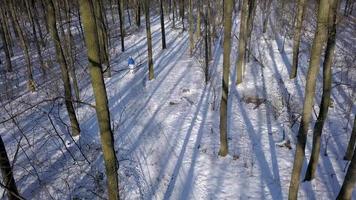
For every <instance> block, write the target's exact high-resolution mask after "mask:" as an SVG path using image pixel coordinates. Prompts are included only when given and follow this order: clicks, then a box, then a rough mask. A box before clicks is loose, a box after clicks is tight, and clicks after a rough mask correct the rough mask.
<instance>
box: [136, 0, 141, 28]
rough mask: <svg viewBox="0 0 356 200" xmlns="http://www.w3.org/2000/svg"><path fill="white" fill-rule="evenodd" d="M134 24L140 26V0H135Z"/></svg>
mask: <svg viewBox="0 0 356 200" xmlns="http://www.w3.org/2000/svg"><path fill="white" fill-rule="evenodd" d="M136 6H137V8H136V26H137V27H140V26H141V3H140V0H136Z"/></svg>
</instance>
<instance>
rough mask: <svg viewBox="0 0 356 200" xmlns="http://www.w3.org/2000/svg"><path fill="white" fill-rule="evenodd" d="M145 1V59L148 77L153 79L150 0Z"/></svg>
mask: <svg viewBox="0 0 356 200" xmlns="http://www.w3.org/2000/svg"><path fill="white" fill-rule="evenodd" d="M144 1H145V18H146V33H147V59H148V79H149V80H152V79H154V78H155V77H154V71H153V58H152V57H153V55H152V54H153V53H152V35H151V22H150V0H144Z"/></svg>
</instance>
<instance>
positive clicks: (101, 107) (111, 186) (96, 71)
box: [79, 0, 120, 200]
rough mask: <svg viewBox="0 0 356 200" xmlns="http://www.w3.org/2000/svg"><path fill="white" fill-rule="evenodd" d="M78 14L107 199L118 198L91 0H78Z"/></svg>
mask: <svg viewBox="0 0 356 200" xmlns="http://www.w3.org/2000/svg"><path fill="white" fill-rule="evenodd" d="M79 2H80V14H81V16H82V20H83V25H84V38H85V43H86V46H87V50H88V60H89V72H90V78H91V83H92V86H93V91H94V97H95V103H96V106H95V109H96V115H97V119H98V122H99V129H100V138H101V146H102V150H103V156H104V161H105V168H106V176H107V184H108V192H109V194H108V196H109V200H118V199H120V197H119V185H118V183H119V180H118V173H117V170H118V163H117V160H116V156H115V148H114V136H113V133H112V131H111V125H110V113H109V106H108V98H107V93H106V88H105V82H104V77H103V74H102V66H101V61H100V49H99V41H98V31H97V26H96V24H95V23H96V22H95V16H94V8H93V3H92V1H91V0H80V1H79Z"/></svg>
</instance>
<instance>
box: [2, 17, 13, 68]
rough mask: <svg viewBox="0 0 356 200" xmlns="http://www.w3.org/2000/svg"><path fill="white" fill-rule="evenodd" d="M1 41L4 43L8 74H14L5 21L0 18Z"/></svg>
mask: <svg viewBox="0 0 356 200" xmlns="http://www.w3.org/2000/svg"><path fill="white" fill-rule="evenodd" d="M0 39H1V40H2V43H3V44H4V52H5V60H6V70H7V71H8V72H12V70H13V69H12V63H11V55H10V51H9V45H8V43H7V40H6V38H5V31H4V28H3V19H2V17H1V16H0Z"/></svg>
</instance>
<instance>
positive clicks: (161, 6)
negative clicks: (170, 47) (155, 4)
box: [160, 0, 167, 49]
mask: <svg viewBox="0 0 356 200" xmlns="http://www.w3.org/2000/svg"><path fill="white" fill-rule="evenodd" d="M160 14H161V33H162V49H166V48H167V45H166V31H165V28H164V12H163V0H160Z"/></svg>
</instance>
